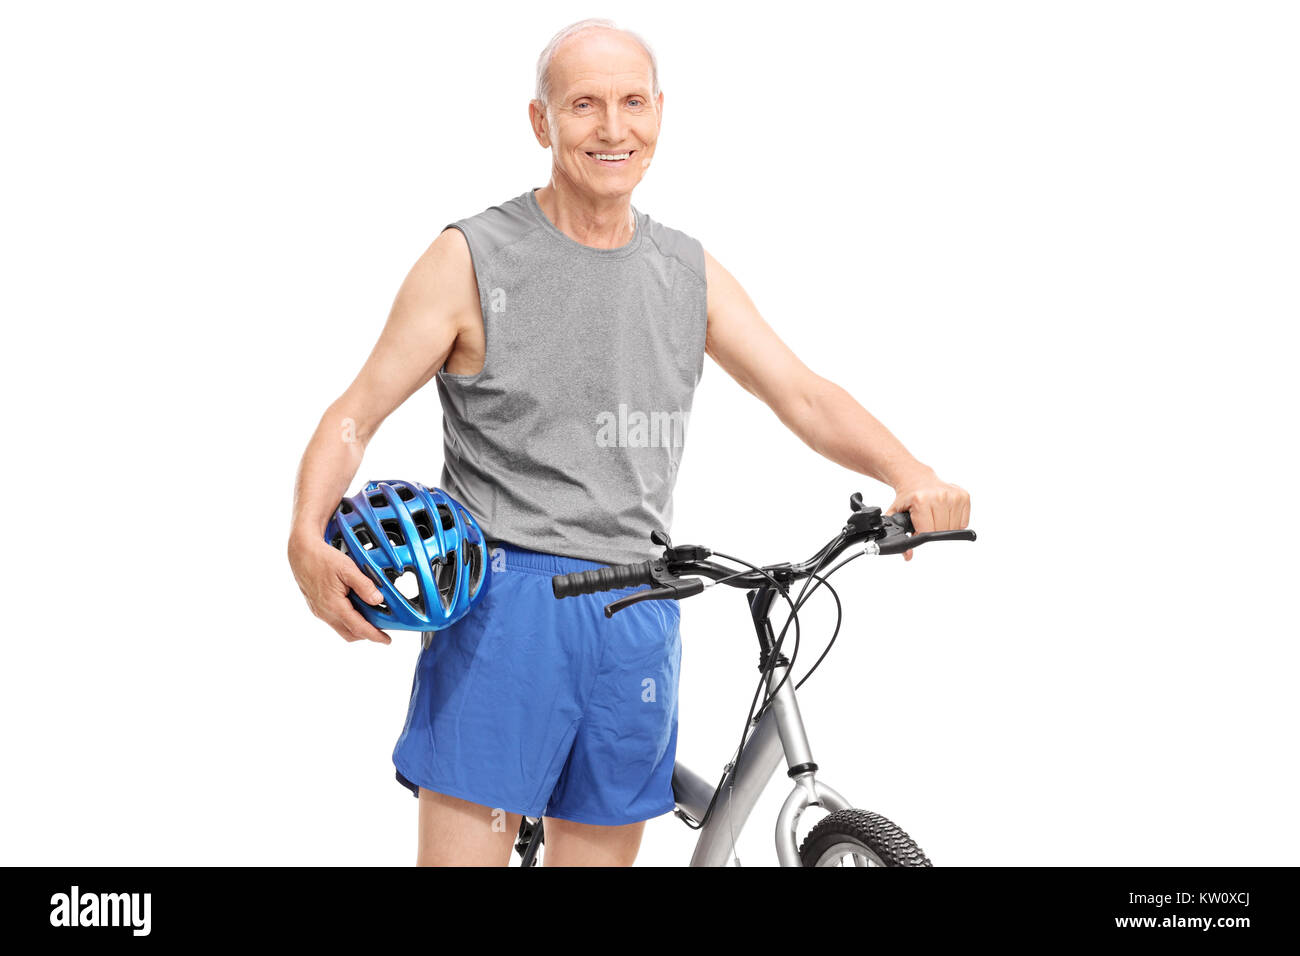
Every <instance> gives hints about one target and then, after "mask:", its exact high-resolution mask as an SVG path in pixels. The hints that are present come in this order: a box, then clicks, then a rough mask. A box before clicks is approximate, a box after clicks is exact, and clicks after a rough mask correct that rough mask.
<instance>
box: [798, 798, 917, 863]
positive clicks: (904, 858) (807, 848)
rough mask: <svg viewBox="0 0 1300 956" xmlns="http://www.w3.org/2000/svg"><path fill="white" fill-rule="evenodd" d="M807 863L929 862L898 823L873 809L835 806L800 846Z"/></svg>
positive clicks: (800, 853)
mask: <svg viewBox="0 0 1300 956" xmlns="http://www.w3.org/2000/svg"><path fill="white" fill-rule="evenodd" d="M799 858H800V859H801V860H802V861H803V865H804V866H930V865H931V863H930V859H929V857H927V856H926V855H925V852H924V851H923V850H922V849H921V848H920V847H919V846H917V845H916V841H915V840H913V839H912V838H911V837H910V836H908V835H907V834H906V833H905V832H904V831H903V829H902V827H900V826H898V825H897V824H896V823H893V822H891V821H890V820H887V819H886V818H885V817H882V816H881V815H880V814H878V813H872V812H871V811H870V810H836V811H835V812H833V813H830V814H828V815H827V816H826V817H825V818H824V819H822V820H820V821H818V823H817V825H816V826H815V827H813V828H812V830H810V831H809V832H808V836H807V838H806V839H805V840H804V841H803V845H802V846H800V847H799Z"/></svg>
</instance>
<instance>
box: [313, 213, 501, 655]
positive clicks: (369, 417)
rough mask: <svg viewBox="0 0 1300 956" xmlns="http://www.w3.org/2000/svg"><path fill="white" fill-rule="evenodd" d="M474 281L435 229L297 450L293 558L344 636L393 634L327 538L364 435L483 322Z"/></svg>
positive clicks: (464, 249)
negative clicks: (342, 385) (369, 610)
mask: <svg viewBox="0 0 1300 956" xmlns="http://www.w3.org/2000/svg"><path fill="white" fill-rule="evenodd" d="M481 321H482V319H481V313H480V311H479V296H478V284H477V282H476V281H475V278H474V267H473V263H472V260H471V259H470V254H469V247H468V245H467V244H466V242H465V237H464V236H463V235H462V234H461V232H460V230H458V229H448V230H446V231H444V232H443V233H442V234H440V235H439V236H438V238H437V239H435V240H434V241H433V243H432V245H430V246H429V248H428V249H427V250H426V251H425V253H424V254H423V255H422V256H421V257H420V258H419V260H418V261H417V262H416V263H415V265H414V266H412V267H411V271H410V273H409V274H408V275H407V277H406V279H405V281H404V282H403V283H402V286H401V288H400V289H399V290H398V293H397V297H396V299H395V300H394V302H393V307H392V310H391V311H390V313H389V316H388V321H387V323H386V324H385V325H384V330H383V332H382V333H381V334H380V336H379V340H378V341H377V342H376V343H375V346H374V349H373V350H372V351H371V353H370V357H369V358H368V359H366V363H365V365H364V366H362V368H361V371H360V373H358V375H357V377H356V379H355V380H354V381H353V382H352V384H351V385H349V386H348V388H347V391H345V392H344V393H343V394H342V395H340V396H339V397H338V399H336V400H335V401H334V403H333V404H332V405H330V407H329V408H328V409H326V411H325V414H324V415H323V416H321V420H320V424H319V425H318V426H317V427H316V432H315V434H313V435H312V438H311V441H310V442H309V443H308V445H307V450H306V452H304V453H303V456H302V463H301V465H300V466H299V468H298V479H297V482H296V484H295V487H294V500H293V520H292V524H291V528H290V533H289V548H288V551H289V563H290V565H291V566H292V567H293V572H294V577H295V578H296V579H297V582H298V587H299V588H300V589H301V590H302V592H303V596H304V597H305V598H306V599H307V603H308V605H309V606H310V607H311V610H312V613H313V614H315V615H316V616H317V617H319V618H321V619H322V620H323V621H325V622H326V623H327V624H329V625H330V626H331V627H333V628H334V630H335V631H337V632H338V633H339V635H340V636H342V637H343V638H344V639H345V640H348V641H355V640H363V639H364V640H372V641H377V642H380V643H384V644H387V643H390V641H389V638H388V637H387V635H385V634H384V633H383V632H382V631H380V630H378V629H376V628H375V627H373V626H371V625H370V623H369V622H367V621H366V619H365V618H363V617H362V616H361V615H360V614H358V613H357V611H356V609H355V608H354V607H352V605H351V603H350V602H349V601H348V599H347V595H348V590H349V588H350V589H352V590H355V591H356V592H357V594H359V595H360V596H361V597H362V599H363V600H365V601H368V602H369V603H371V604H375V603H378V601H379V600H380V595H379V591H378V589H377V588H376V587H375V586H374V583H373V582H372V581H371V580H370V579H369V578H368V577H367V576H366V575H365V574H364V573H363V572H362V571H361V570H360V569H359V568H358V567H357V566H356V565H355V564H354V563H353V562H352V560H351V559H350V558H348V557H347V556H346V555H345V554H343V553H342V552H341V551H338V550H336V549H334V548H332V547H330V546H329V545H328V544H326V542H325V540H324V535H325V526H326V525H327V524H328V523H329V519H330V516H331V515H332V514H333V513H334V509H335V508H336V507H337V506H338V503H339V500H340V499H341V498H343V496H344V495H346V494H347V490H348V485H349V483H350V482H351V481H352V479H353V478H354V477H355V476H356V473H357V469H358V468H359V467H360V466H361V459H362V456H363V455H364V454H365V449H366V445H367V443H368V442H369V441H370V438H371V436H373V435H374V434H375V432H376V430H378V428H379V426H380V424H381V423H382V422H383V421H384V419H385V418H387V417H388V416H389V415H390V414H392V412H393V411H394V410H395V409H396V408H397V407H398V406H399V405H401V404H402V403H403V402H404V401H406V399H408V398H409V397H410V396H411V395H412V394H414V393H415V392H416V391H417V390H419V389H420V388H421V387H422V386H423V385H424V384H425V383H426V382H428V381H429V379H431V378H433V376H434V375H435V374H436V373H437V372H438V370H439V369H440V368H442V366H443V363H444V362H446V360H447V356H448V355H450V354H451V350H452V347H453V346H454V345H455V343H456V339H457V337H458V336H459V335H460V334H461V331H462V330H463V329H464V328H466V326H467V324H468V323H470V322H481Z"/></svg>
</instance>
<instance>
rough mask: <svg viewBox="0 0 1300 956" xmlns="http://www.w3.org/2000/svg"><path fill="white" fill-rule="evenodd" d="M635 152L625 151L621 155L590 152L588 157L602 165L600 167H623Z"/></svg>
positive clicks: (631, 150)
mask: <svg viewBox="0 0 1300 956" xmlns="http://www.w3.org/2000/svg"><path fill="white" fill-rule="evenodd" d="M635 152H636V150H635V149H625V150H623V151H622V152H619V153H601V152H594V151H588V152H587V155H588V156H590V157H591V158H592V159H593V160H595V161H596V162H598V163H600V165H602V166H622V165H623V164H624V163H626V162H627V161H628V160H629V159H631V158H632V154H633V153H635Z"/></svg>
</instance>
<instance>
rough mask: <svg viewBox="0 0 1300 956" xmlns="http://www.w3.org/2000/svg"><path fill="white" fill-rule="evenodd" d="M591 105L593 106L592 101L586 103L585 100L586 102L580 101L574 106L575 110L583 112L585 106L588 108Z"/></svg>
mask: <svg viewBox="0 0 1300 956" xmlns="http://www.w3.org/2000/svg"><path fill="white" fill-rule="evenodd" d="M589 106H591V104H590V103H585V102H584V103H578V104H576V105H575V106H574V107H573V108H574V109H575V110H578V111H579V112H581V111H582V110H584V109H585V108H587V107H589Z"/></svg>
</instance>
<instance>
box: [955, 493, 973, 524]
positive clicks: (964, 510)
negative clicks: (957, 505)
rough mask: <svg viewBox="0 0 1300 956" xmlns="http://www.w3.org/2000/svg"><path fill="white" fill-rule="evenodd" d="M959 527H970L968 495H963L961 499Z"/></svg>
mask: <svg viewBox="0 0 1300 956" xmlns="http://www.w3.org/2000/svg"><path fill="white" fill-rule="evenodd" d="M957 527H959V528H969V527H970V495H963V496H962V501H961V524H959V525H958V526H957Z"/></svg>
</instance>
